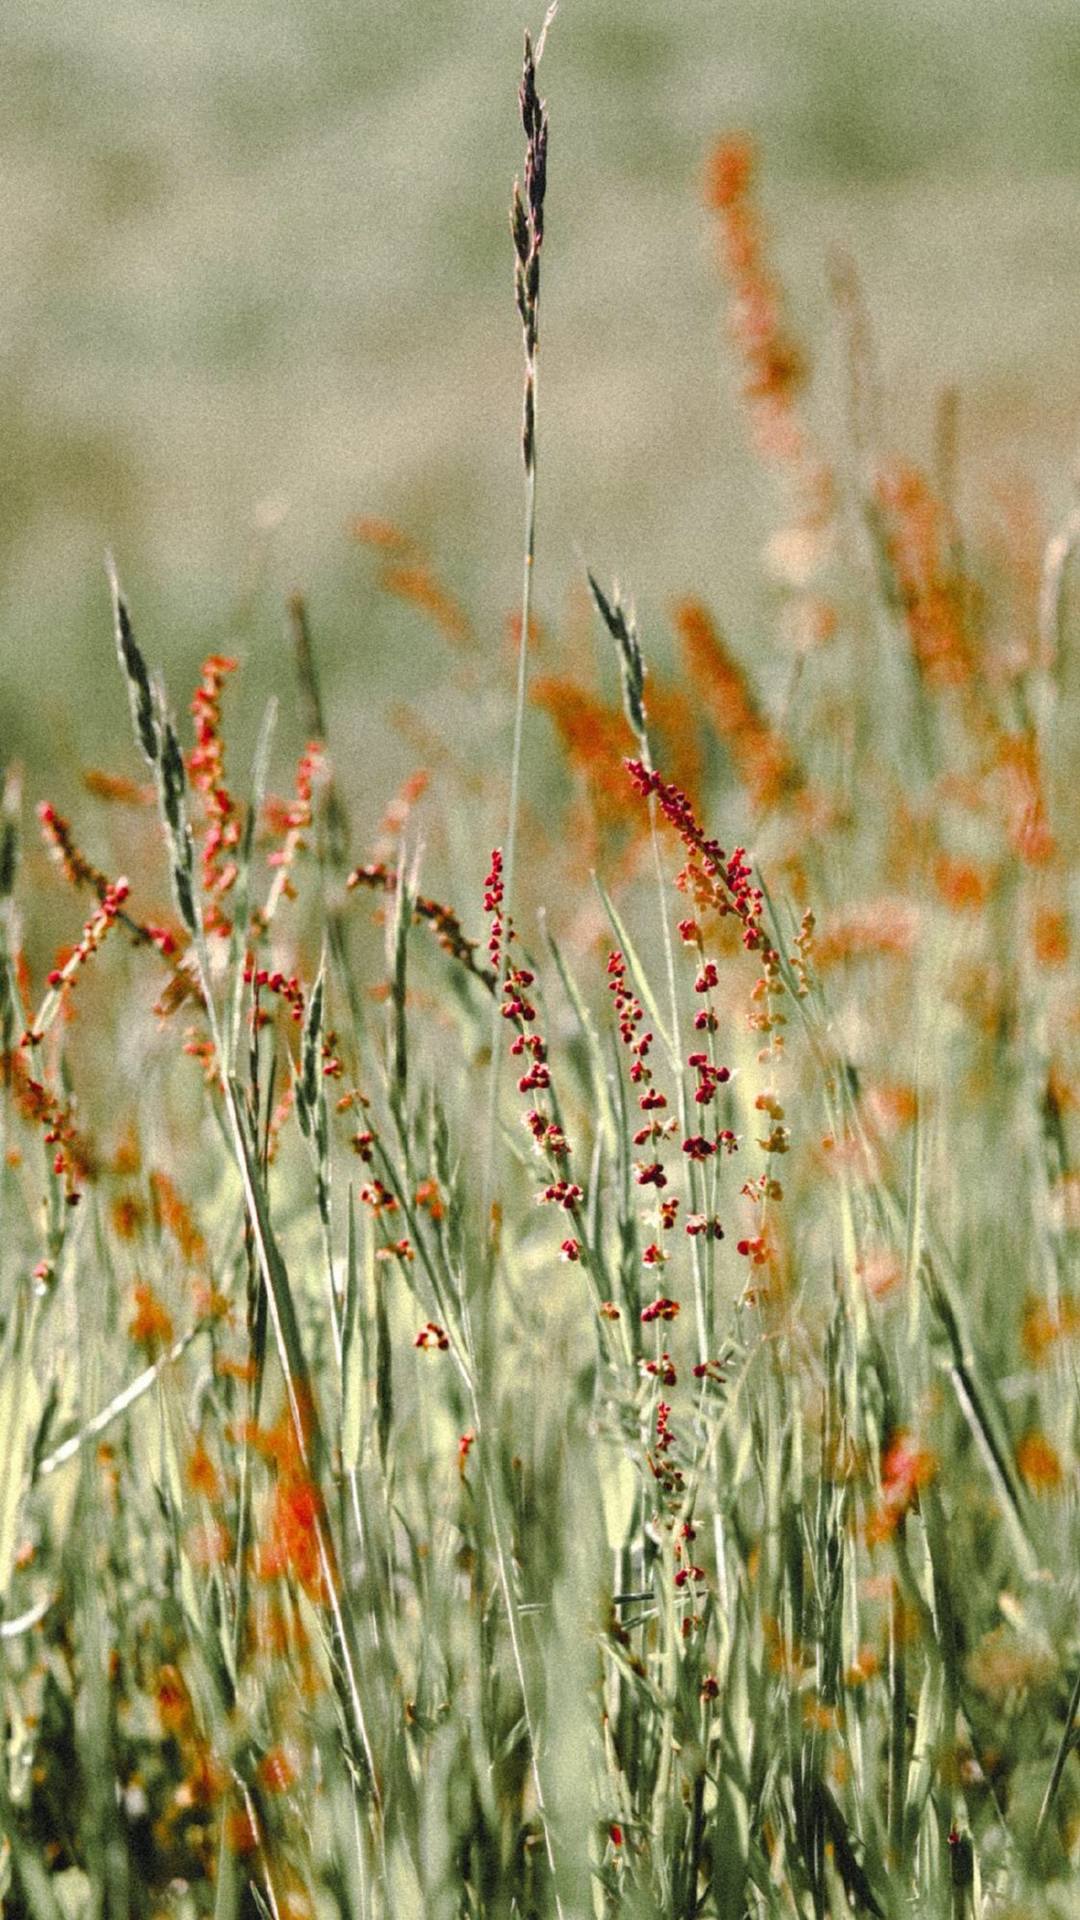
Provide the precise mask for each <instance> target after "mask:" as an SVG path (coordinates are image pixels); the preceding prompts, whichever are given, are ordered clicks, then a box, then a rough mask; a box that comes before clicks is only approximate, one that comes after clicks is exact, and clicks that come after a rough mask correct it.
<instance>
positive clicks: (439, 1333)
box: [413, 1320, 450, 1353]
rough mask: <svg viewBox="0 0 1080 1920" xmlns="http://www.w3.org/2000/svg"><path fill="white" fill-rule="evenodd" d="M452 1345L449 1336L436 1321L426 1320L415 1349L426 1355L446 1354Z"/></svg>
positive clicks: (417, 1337) (415, 1341)
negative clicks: (417, 1348)
mask: <svg viewBox="0 0 1080 1920" xmlns="http://www.w3.org/2000/svg"><path fill="white" fill-rule="evenodd" d="M449 1345H450V1339H449V1336H448V1334H447V1333H446V1332H445V1331H444V1329H443V1328H442V1327H440V1326H439V1324H438V1322H437V1321H435V1320H425V1322H424V1325H423V1326H422V1327H421V1329H420V1331H419V1333H418V1334H417V1336H416V1338H415V1340H414V1341H413V1346H414V1347H419V1348H420V1349H421V1350H422V1351H424V1352H426V1353H445V1352H446V1351H447V1349H448V1347H449Z"/></svg>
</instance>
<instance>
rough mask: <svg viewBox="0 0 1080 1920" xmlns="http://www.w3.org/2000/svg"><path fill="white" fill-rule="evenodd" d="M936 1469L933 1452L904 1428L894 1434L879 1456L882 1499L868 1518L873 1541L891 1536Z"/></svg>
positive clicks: (868, 1536)
mask: <svg viewBox="0 0 1080 1920" xmlns="http://www.w3.org/2000/svg"><path fill="white" fill-rule="evenodd" d="M936 1473H937V1461H936V1459H935V1458H934V1455H933V1454H932V1453H930V1452H929V1451H928V1450H927V1449H926V1448H925V1447H920V1446H919V1445H917V1443H916V1442H915V1441H914V1440H913V1439H912V1436H911V1435H910V1434H909V1433H908V1432H907V1430H906V1429H905V1428H900V1429H899V1430H898V1431H897V1432H896V1433H894V1434H893V1436H892V1438H891V1440H890V1441H889V1442H888V1445H887V1446H886V1447H885V1449H884V1451H883V1453H882V1456H881V1501H880V1503H879V1505H878V1506H877V1508H876V1509H875V1510H874V1512H873V1513H871V1515H870V1517H869V1519H868V1521H867V1528H866V1534H867V1539H868V1540H869V1541H870V1542H871V1543H872V1544H873V1543H878V1542H880V1541H883V1540H888V1539H890V1538H891V1537H892V1535H893V1534H894V1533H895V1531H896V1529H897V1527H898V1526H899V1525H900V1522H901V1521H902V1520H903V1519H904V1517H905V1515H906V1514H907V1512H908V1510H909V1509H910V1508H911V1507H912V1506H913V1505H914V1503H915V1501H916V1500H917V1499H918V1496H919V1493H920V1491H921V1490H922V1488H923V1487H926V1486H929V1484H930V1482H931V1481H932V1480H933V1478H934V1476H935V1474H936Z"/></svg>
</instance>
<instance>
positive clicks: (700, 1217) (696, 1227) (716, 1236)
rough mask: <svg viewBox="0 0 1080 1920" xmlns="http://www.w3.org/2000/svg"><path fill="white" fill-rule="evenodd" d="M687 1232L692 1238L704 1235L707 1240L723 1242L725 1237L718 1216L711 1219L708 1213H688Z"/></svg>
mask: <svg viewBox="0 0 1080 1920" xmlns="http://www.w3.org/2000/svg"><path fill="white" fill-rule="evenodd" d="M686 1231H687V1233H688V1234H690V1235H691V1237H694V1236H696V1235H698V1234H703V1235H704V1237H705V1238H706V1239H707V1240H722V1239H723V1237H724V1229H723V1227H722V1226H721V1224H720V1220H719V1217H718V1216H717V1215H716V1214H714V1215H713V1217H712V1218H711V1219H710V1218H709V1216H708V1214H706V1213H688V1214H687V1216H686Z"/></svg>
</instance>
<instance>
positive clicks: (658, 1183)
mask: <svg viewBox="0 0 1080 1920" xmlns="http://www.w3.org/2000/svg"><path fill="white" fill-rule="evenodd" d="M634 1179H635V1180H636V1181H637V1184H638V1186H639V1187H666V1186H667V1174H666V1173H665V1172H664V1169H663V1167H662V1166H661V1165H660V1162H659V1160H650V1161H649V1162H647V1163H645V1162H642V1161H640V1160H639V1161H638V1162H637V1163H636V1171H635V1174H634Z"/></svg>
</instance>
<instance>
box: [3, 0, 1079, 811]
mask: <svg viewBox="0 0 1080 1920" xmlns="http://www.w3.org/2000/svg"><path fill="white" fill-rule="evenodd" d="M541 13H542V8H541V7H540V5H539V0H537V5H536V6H534V7H532V8H525V7H523V6H522V5H521V4H520V0H438V3H437V4H428V3H427V0H408V3H400V0H360V3H359V4H357V0H348V3H346V0H257V4H255V3H254V0H249V3H248V4H243V0H107V3H106V0H69V4H65V5H60V4H52V5H49V4H44V5H42V4H36V5H31V4H26V3H24V4H18V3H16V4H15V5H9V6H7V7H5V8H4V10H3V18H2V22H0V74H2V78H0V101H2V111H0V171H2V176H3V179H4V181H5V189H4V195H3V208H2V211H0V268H2V270H0V445H2V447H3V456H2V461H0V468H2V485H0V757H2V758H7V757H9V756H10V755H12V754H19V755H23V756H25V757H26V758H27V759H28V760H35V759H37V760H40V757H41V756H42V754H43V753H47V755H48V759H49V761H50V762H52V763H53V764H56V763H58V762H61V761H63V762H67V763H69V764H71V765H77V764H84V763H86V762H87V761H88V760H90V759H92V758H100V757H102V756H106V755H108V754H109V753H110V751H111V750H112V747H113V744H114V742H117V741H121V740H124V739H125V735H124V732H123V729H124V727H125V725H126V713H125V707H124V702H123V700H122V698H120V697H119V692H120V690H119V688H118V686H117V684H116V682H115V678H114V674H113V667H112V652H111V640H110V635H109V626H108V616H107V600H106V590H105V580H104V571H103V566H102V554H103V551H104V549H105V548H106V546H111V547H112V548H113V549H114V551H115V553H116V557H117V561H118V564H119V566H120V569H121V572H122V575H123V578H124V580H125V582H126V584H127V587H128V591H129V593H130V596H131V598H132V601H133V604H134V608H135V610H136V613H137V616H138V619H139V623H140V629H141V632H142V635H143V639H144V642H145V644H146V647H147V649H148V652H149V653H150V655H151V657H152V658H154V659H162V660H164V661H165V662H166V664H167V667H168V670H169V675H170V683H171V686H172V691H173V695H174V698H176V699H177V701H178V702H179V701H180V700H181V699H182V698H186V691H185V690H186V688H187V685H188V683H189V681H190V679H191V676H192V674H193V672H194V668H195V664H196V662H197V661H198V659H199V658H200V657H201V656H202V655H203V654H204V653H205V652H206V651H208V650H209V649H210V648H222V647H228V648H229V649H234V650H239V651H240V652H241V653H242V654H243V656H244V659H245V665H246V674H247V678H248V682H249V685H248V696H247V697H246V698H245V700H244V701H243V705H244V707H245V708H246V709H248V710H250V711H251V712H252V713H254V711H255V708H256V706H257V704H258V703H257V701H255V700H254V699H253V698H252V683H254V687H255V689H256V690H257V691H258V692H260V693H261V692H262V691H264V690H265V689H267V688H269V687H272V686H275V685H277V686H279V687H281V688H283V689H287V688H288V687H289V685H290V684H291V683H290V680H289V666H288V652H287V649H286V645H285V641H284V637H283V622H282V617H281V611H280V609H281V603H282V598H283V595H284V594H285V593H286V592H287V591H288V590H289V589H290V588H292V587H294V586H297V585H300V586H303V587H304V588H305V589H306V590H307V591H308V592H309V593H310V595H311V601H312V607H313V614H314V619H315V623H316V629H317V633H318V636H319V642H320V645H321V649H322V654H323V659H324V666H325V671H326V675H327V679H328V685H329V690H330V692H331V695H332V697H333V699H334V705H335V737H336V740H337V743H338V748H339V752H340V750H341V749H342V748H343V747H344V748H346V749H347V750H348V751H349V752H350V753H355V754H357V755H360V756H362V760H363V764H364V765H366V766H368V767H370V768H371V770H372V776H373V777H377V778H378V779H379V780H380V781H381V780H382V779H383V778H384V777H385V778H386V779H387V780H392V779H393V778H395V777H396V776H397V775H399V774H400V772H402V771H404V770H405V769H406V767H407V765H408V761H409V754H408V750H407V749H406V748H405V747H403V746H402V745H400V743H397V742H395V741H392V740H388V739H386V738H385V737H384V733H385V730H384V725H383V718H382V716H383V714H384V712H385V709H386V704H387V701H388V700H389V699H392V698H397V697H400V696H402V695H404V696H408V697H411V698H417V699H419V700H420V702H421V704H423V701H424V700H425V699H427V700H428V701H429V702H430V703H431V708H432V713H433V716H436V715H437V714H438V708H439V690H438V688H439V674H440V666H439V662H440V654H439V643H438V642H437V641H436V640H434V639H433V638H432V635H431V633H430V631H429V629H428V626H427V624H426V623H425V621H424V619H423V617H422V616H421V615H419V614H417V613H413V612H403V611H402V610H401V609H400V608H398V607H390V608H388V607H386V606H385V605H383V604H382V603H381V601H380V599H379V597H378V595H377V593H376V590H375V586H374V578H373V575H374V569H373V566H372V563H371V560H370V556H367V555H365V554H363V553H362V552H361V551H359V550H358V549H357V548H356V547H355V545H354V544H352V543H351V542H350V541H349V539H348V537H347V533H346V526H347V522H348V520H349V518H350V516H352V515H355V514H357V513H368V514H381V515H387V516H390V517H392V518H394V519H395V520H397V521H399V522H400V523H401V524H403V525H404V526H405V527H406V528H407V529H408V530H409V531H410V532H411V533H413V534H415V535H417V536H418V537H419V538H421V539H422V540H423V541H424V542H425V543H426V544H427V545H428V546H429V548H430V550H431V552H432V554H433V557H434V558H435V560H436V561H437V563H438V565H439V567H440V569H441V571H442V572H443V574H444V575H445V577H446V578H447V580H448V581H449V582H450V583H451V585H452V586H453V587H454V589H455V590H456V591H457V592H458V593H459V594H460V595H461V596H462V597H463V599H464V600H465V602H466V603H467V604H468V606H469V607H470V609H471V610H472V611H473V613H474V614H475V616H476V618H477V620H478V622H479V624H480V629H481V634H482V635H483V634H489V635H490V638H491V645H492V649H493V657H494V653H495V651H496V649H497V648H498V646H499V635H500V632H501V628H502V622H503V618H504V615H505V613H506V610H507V609H508V608H509V607H510V606H511V605H512V604H513V602H514V599H515V596H516V592H517V581H518V570H519V559H518V555H519V552H520V514H521V507H520V482H519V466H518V451H517V435H518V416H519V406H520V333H519V327H518V322H517V319H516V316H515V314H514V311H513V302H512V294H511V264H510V248H509V240H508V233H507V223H506V206H507V199H508V193H509V188H510V183H511V180H512V178H513V175H514V172H515V169H516V168H517V167H518V166H519V164H520V156H519V150H520V145H521V139H520V128H519V125H518V120H517V113H516V104H515V86H516V79H517V72H518V66H519V58H520V43H521V33H522V29H523V27H524V26H525V25H526V24H531V25H532V26H533V28H534V30H535V29H536V28H537V27H538V26H539V22H540V17H541ZM543 83H544V91H545V92H546V94H547V96H548V99H549V104H550V110H551V128H552V131H551V164H550V193H549V214H548V237H547V242H546V249H545V282H544V307H543V336H542V346H541V354H542V361H541V365H542V375H541V378H542V425H541V456H540V457H541V477H540V488H541V492H540V567H539V581H538V585H539V600H540V605H541V608H542V610H543V611H544V612H545V613H546V614H547V615H548V617H549V618H552V619H555V620H557V619H558V618H559V617H560V616H561V615H562V614H563V613H564V611H565V609H566V607H567V604H568V600H569V597H570V596H571V595H572V593H573V592H574V591H576V590H577V583H579V582H580V577H581V565H582V560H583V558H587V559H588V560H589V562H590V563H591V564H592V565H594V566H595V567H596V568H598V569H599V571H600V572H601V574H602V575H608V576H610V575H611V574H614V573H618V574H619V575H620V576H621V577H622V578H623V579H624V580H625V581H626V582H627V584H628V585H629V586H632V588H633V589H634V591H635V592H636V595H637V598H638V603H639V608H640V609H641V612H642V614H643V616H644V619H645V624H646V628H647V629H648V628H650V627H652V628H653V629H654V630H659V629H660V627H661V625H662V622H663V617H664V612H665V607H666V604H667V601H668V599H669V598H670V596H671V595H672V594H674V593H676V592H680V591H687V590H693V591H696V592H700V593H703V594H704V595H706V596H707V597H709V598H710V599H711V601H712V602H713V603H714V605H715V606H716V608H717V610H718V612H719V614H720V616H721V618H722V619H724V620H725V622H727V623H728V624H729V625H731V626H732V627H733V629H734V630H735V631H736V633H738V634H739V635H741V637H742V642H743V644H744V645H749V646H750V647H751V648H752V646H753V635H754V625H755V621H757V620H759V619H760V618H761V617H762V608H761V604H760V602H761V591H762V589H761V586H760V566H759V561H760V549H761V543H762V540H763V538H764V534H765V531H766V528H767V526H768V524H769V513H770V499H769V484H768V480H767V478H766V477H765V476H763V475H762V474H761V473H760V471H759V470H758V468H757V467H756V466H755V464H754V463H753V461H752V459H751V458H750V456H749V455H748V453H747V451H746V449H745V440H744V432H743V425H742V422H741V419H740V415H739V409H738V403H737V399H736V396H735V393H734V385H735V381H734V368H733V366H732V363H731V360H730V357H729V355H728V352H727V346H726V338H725V330H724V324H723V311H724V302H725V296H724V293H723V290H722V289H721V287H720V285H719V283H718V277H717V274H716V271H715V268H714V263H713V259H712V250H711V244H710V235H709V230H708V222H707V218H706V216H705V214H704V212H703V210H702V205H701V193H700V183H701V175H702V167H703V160H704V156H705V154H706V152H707V149H708V146H709V143H710V141H711V140H712V139H713V138H714V137H715V136H716V135H717V134H719V133H721V132H723V131H728V130H732V129H739V128H744V129H747V130H749V131H750V132H751V133H752V134H753V135H754V136H755V137H756V138H757V139H758V140H759V142H760V144H761V147H762V150H763V154H764V160H765V176H764V187H763V201H764V207H765V211H766V216H767V220H768V224H769V230H770V233H771V236H772V242H773V247H774V254H775V259H776V262H777V264H778V266H779V268H780V269H781V271H782V273H783V275H784V277H785V279H786V284H787V287H788V290H789V295H790V303H791V309H792V312H793V315H794V317H795V320H796V324H797V327H798V329H799V331H800V332H801V335H802V337H803V338H804V340H806V341H807V342H808V344H809V345H810V347H811V349H812V352H813V354H814V357H815V364H816V368H817V377H816V386H815V405H816V406H817V407H818V408H819V409H820V411H821V413H822V414H823V415H828V414H829V412H830V410H833V411H835V408H836V406H837V395H838V393H839V391H840V383H841V380H842V366H841V348H840V342H839V337H838V332H837V328H836V325H835V321H834V317H833V314H832V311H831V307H830V300H829V294H828V274H827V267H828V261H829V258H830V256H831V255H833V254H835V252H836V251H837V250H844V251H846V252H847V253H849V254H850V255H852V256H853V257H854V259H855V260H856V261H857V262H858V265H859V268H860V271H861V274H862V277H863V281H864V284H865V288H866V292H867V295H868V299H869V302H870V306H871V309H872V312H873V315H874V323H875V330H876V336H877V348H878V353H879V357H880V362H881V367H882V372H883V377H884V384H885V392H886V398H887V405H888V415H889V419H890V421H891V423H892V426H893V429H894V432H893V437H894V439H895V441H896V443H897V445H898V447H900V448H901V449H902V450H903V451H905V452H907V453H910V454H913V455H915V456H920V455H925V453H926V451H927V448H928V445H929V441H930V435H931V431H932V418H933V405H934V397H935V394H936V393H938V392H939V391H940V389H941V388H942V387H943V386H945V385H948V384H950V383H956V384H957V385H958V386H959V388H960V390H961V392H962V396H963V398H962V408H961V415H960V435H961V438H960V447H961V471H962V495H963V497H966V496H967V495H968V494H969V493H972V494H974V493H978V495H979V497H980V498H982V499H984V500H985V499H986V498H987V497H991V498H992V496H993V493H994V490H995V489H998V490H999V491H1002V492H1008V491H1010V490H1012V489H1015V488H1017V487H1018V486H1019V485H1020V484H1021V483H1023V485H1024V486H1026V487H1027V488H1029V489H1030V490H1031V493H1032V497H1033V500H1034V502H1035V503H1036V505H1037V507H1038V510H1039V511H1040V513H1043V514H1045V516H1046V517H1047V519H1048V520H1050V521H1052V520H1054V519H1055V518H1057V517H1059V516H1060V513H1061V511H1062V510H1063V509H1064V507H1065V506H1066V505H1067V503H1068V499H1069V493H1070V488H1071V481H1072V465H1073V459H1074V452H1075V447H1076V429H1077V422H1078V418H1080V217H1078V216H1080V13H1078V12H1077V9H1076V7H1075V5H1073V4H1071V0H1023V3H1022V4H1019V5H1018V4H1017V3H1016V0H905V4H903V5H899V4H897V0H724V4H719V0H619V3H618V4H616V0H563V5H562V8H561V11H560V14H559V17H558V20H557V22H556V25H555V27H554V29H553V31H552V34H551V38H550V42H549V47H548V52H547V55H546V57H545V61H544V67H543ZM833 442H834V444H835V434H834V435H833ZM252 724H253V723H252ZM124 751H125V754H126V751H127V749H126V744H125V748H124Z"/></svg>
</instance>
